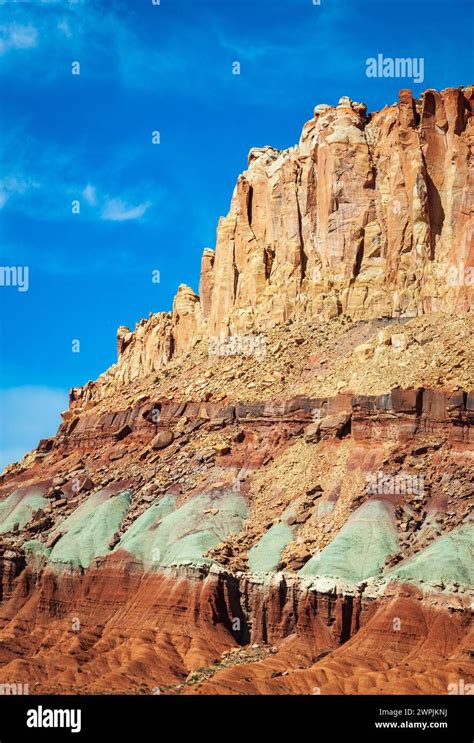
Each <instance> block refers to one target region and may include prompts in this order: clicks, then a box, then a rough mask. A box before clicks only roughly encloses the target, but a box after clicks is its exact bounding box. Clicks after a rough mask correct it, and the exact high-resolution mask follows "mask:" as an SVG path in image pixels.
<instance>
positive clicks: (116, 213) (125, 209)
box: [102, 199, 151, 222]
mask: <svg viewBox="0 0 474 743" xmlns="http://www.w3.org/2000/svg"><path fill="white" fill-rule="evenodd" d="M150 206H151V202H150V201H144V202H143V203H142V204H138V206H131V205H130V204H127V203H126V202H125V201H122V199H109V200H108V201H106V202H105V205H104V208H103V210H102V219H106V220H109V221H111V222H125V221H128V220H130V219H140V218H141V217H143V215H144V214H145V212H146V211H147V209H149V208H150Z"/></svg>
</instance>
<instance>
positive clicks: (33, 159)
mask: <svg viewBox="0 0 474 743" xmlns="http://www.w3.org/2000/svg"><path fill="white" fill-rule="evenodd" d="M128 160H129V153H128V150H127V149H126V148H124V149H123V151H122V153H120V152H118V151H116V152H115V153H114V165H110V164H108V163H107V161H106V160H104V161H102V162H101V163H100V165H98V166H91V164H90V162H89V161H88V160H87V158H85V157H84V153H83V151H82V149H81V148H79V149H76V148H74V146H68V147H61V146H59V145H58V144H57V143H52V142H46V141H44V139H43V140H42V141H41V143H40V142H39V141H36V139H34V138H33V137H32V136H31V135H27V134H26V132H25V131H24V129H23V128H22V127H18V128H17V129H16V131H11V132H10V133H9V135H8V138H6V139H4V140H3V141H1V142H0V164H1V170H0V210H1V209H5V210H7V209H8V210H11V211H12V212H17V213H20V214H24V215H26V216H28V217H33V218H35V219H40V220H46V221H62V220H65V219H69V217H70V216H71V212H72V208H73V202H76V201H79V203H80V215H81V219H82V220H87V221H98V220H106V221H114V222H125V221H132V220H142V219H144V218H145V217H147V213H148V212H149V210H150V209H151V207H152V206H153V204H154V203H156V200H157V199H159V200H161V199H162V194H163V187H162V186H161V185H160V184H158V183H154V182H150V181H149V180H145V179H141V180H138V181H137V182H135V183H133V184H132V185H131V186H126V187H123V182H124V178H123V172H125V173H126V172H127V165H126V164H127V163H128ZM117 163H121V164H123V172H122V165H121V166H120V167H118V166H117ZM2 171H3V172H2ZM91 179H93V180H91ZM72 213H75V212H72Z"/></svg>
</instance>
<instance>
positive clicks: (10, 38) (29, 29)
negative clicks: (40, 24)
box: [0, 23, 38, 54]
mask: <svg viewBox="0 0 474 743" xmlns="http://www.w3.org/2000/svg"><path fill="white" fill-rule="evenodd" d="M37 45H38V30H37V29H36V28H35V26H31V25H28V26H24V25H22V24H20V23H6V24H3V25H2V26H0V54H6V52H8V51H10V50H11V49H31V48H33V47H35V46H37Z"/></svg>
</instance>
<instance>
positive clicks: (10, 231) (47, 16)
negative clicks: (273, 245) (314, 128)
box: [0, 0, 474, 466]
mask: <svg viewBox="0 0 474 743" xmlns="http://www.w3.org/2000/svg"><path fill="white" fill-rule="evenodd" d="M473 7H474V5H473V3H472V0H450V2H449V3H448V2H446V1H445V0H443V1H442V2H441V0H409V1H408V0H397V2H385V0H377V1H374V0H372V1H369V0H321V2H320V5H314V4H313V0H286V1H285V2H284V1H280V2H278V0H241V1H240V2H236V1H234V0H219V1H218V0H188V1H186V0H161V3H160V4H159V5H153V4H152V0H133V1H132V0H129V1H128V2H127V1H125V0H124V1H122V2H116V3H115V2H113V1H112V0H107V1H104V2H81V1H80V0H78V1H76V2H73V1H72V0H71V1H70V2H55V1H54V0H48V1H46V0H43V1H41V0H36V2H10V1H7V2H2V0H0V91H1V92H0V110H1V114H0V246H1V261H0V263H1V265H2V266H28V267H29V288H28V291H26V292H19V291H17V289H16V288H15V287H6V286H0V299H1V315H0V318H1V319H0V343H1V359H0V414H1V416H2V425H1V429H0V466H2V465H4V464H5V463H7V462H8V461H10V460H12V459H16V458H17V457H19V456H21V455H22V453H24V451H26V450H27V449H29V448H31V447H33V446H35V445H36V443H37V441H38V439H39V438H40V437H41V436H46V435H50V434H52V433H53V432H54V431H55V430H56V428H57V425H58V420H59V419H58V413H59V410H60V409H62V408H64V407H65V406H66V401H67V390H68V389H69V388H70V387H71V386H77V385H80V384H83V383H85V382H86V381H87V380H89V379H94V378H96V377H97V376H98V374H99V373H100V372H102V371H103V370H104V369H106V368H107V367H108V366H109V365H110V364H111V363H113V362H114V361H115V358H116V344H115V331H116V328H117V327H118V326H119V325H122V324H124V325H129V326H131V327H133V326H134V324H135V323H136V322H137V321H138V320H139V319H140V318H142V317H145V316H147V315H148V313H149V312H150V311H153V312H157V311H161V310H169V309H170V307H171V303H172V298H173V295H174V293H175V292H176V289H177V287H178V285H179V284H180V283H187V284H189V285H191V286H192V287H193V288H194V289H195V290H197V288H198V282H199V265H200V257H201V253H202V250H203V248H204V247H206V246H210V247H214V244H215V228H216V224H217V220H218V218H219V216H220V215H222V214H225V213H226V212H227V209H228V206H229V202H230V198H231V194H232V190H233V187H234V184H235V180H236V178H237V176H238V174H239V173H240V172H241V171H242V170H243V169H245V167H246V157H247V153H248V151H249V149H250V148H251V147H253V146H262V145H265V144H271V145H273V146H276V147H279V148H284V147H288V146H291V145H292V144H294V143H295V142H297V140H298V138H299V135H300V131H301V127H302V125H303V123H304V122H305V121H307V120H308V119H309V118H311V115H312V110H313V107H314V106H315V105H316V104H318V103H336V102H337V101H338V99H339V98H340V97H341V96H342V95H349V96H350V97H351V98H353V99H355V100H362V101H365V102H366V103H367V104H368V107H369V110H376V109H378V108H380V107H382V106H383V105H385V104H390V103H392V102H394V101H395V100H396V98H397V92H398V89H399V88H402V87H411V88H412V89H413V90H414V92H415V93H419V92H421V91H422V90H424V89H425V88H428V87H434V88H438V89H440V88H443V87H447V86H451V85H452V86H456V85H463V84H468V83H469V82H472V81H473V77H474V75H473V74H472V73H473V67H474V65H473V51H472V43H471V37H472V28H473V20H474V17H473ZM379 53H382V54H383V55H384V56H385V57H387V56H389V57H417V58H419V57H423V58H424V74H425V77H424V81H423V83H420V84H416V83H413V82H412V81H410V80H400V79H390V78H368V77H367V76H366V59H367V58H369V57H375V56H377V54H379ZM77 61H78V62H79V63H80V74H79V75H73V74H72V63H73V62H77ZM236 61H238V62H239V63H240V75H234V74H232V69H233V63H234V62H236ZM153 131H159V132H160V144H158V145H154V144H152V132H153ZM73 200H79V201H80V214H73V213H72V207H71V204H72V201H73ZM154 270H159V271H160V275H161V282H160V283H159V284H157V283H153V282H152V271H154ZM74 339H78V340H79V341H80V353H73V352H72V342H73V340H74Z"/></svg>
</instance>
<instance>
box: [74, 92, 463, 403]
mask: <svg viewBox="0 0 474 743" xmlns="http://www.w3.org/2000/svg"><path fill="white" fill-rule="evenodd" d="M473 110H474V88H473V87H467V88H449V89H447V90H444V91H442V92H437V91H435V90H428V91H426V92H425V93H424V94H423V96H422V97H421V99H419V100H415V99H414V98H413V96H412V94H411V91H409V90H402V91H400V95H399V102H398V103H397V104H394V105H392V106H387V107H385V108H383V109H382V110H381V111H379V112H377V113H373V114H368V113H367V111H366V107H365V105H364V104H362V103H356V102H354V101H351V100H350V99H349V98H347V97H343V98H341V99H340V101H339V103H338V105H337V106H335V107H334V106H328V105H325V104H322V105H318V106H316V108H315V109H314V116H313V118H312V119H311V120H310V121H308V122H307V123H306V124H305V125H304V127H303V131H302V134H301V138H300V141H299V144H298V145H296V146H294V147H290V148H289V149H287V150H282V151H279V150H276V149H274V148H272V147H262V148H257V149H252V150H251V151H250V153H249V158H248V168H247V170H246V171H244V173H242V175H241V176H240V177H239V178H238V181H237V184H236V187H235V190H234V193H233V196H232V201H231V205H230V210H229V213H228V215H227V216H226V217H222V218H221V219H220V220H219V224H218V227H217V240H216V249H215V251H214V250H211V249H210V248H206V249H205V250H204V253H203V257H202V263H201V279H200V287H199V291H200V296H198V295H196V294H195V293H194V292H193V291H192V289H190V288H189V287H186V286H184V285H181V286H180V287H179V290H178V293H177V295H176V297H175V300H174V303H173V309H172V312H171V313H159V314H155V315H151V316H150V317H149V319H147V320H142V321H140V322H139V323H138V325H137V326H136V329H135V331H133V332H132V331H130V330H129V329H128V328H125V327H121V328H119V331H118V361H117V364H116V365H114V366H113V367H111V369H109V370H108V371H107V372H106V374H105V375H103V376H102V377H100V378H99V380H98V382H97V383H90V384H89V385H86V387H85V388H83V389H82V390H77V391H75V390H73V392H72V399H73V401H75V400H80V402H81V403H84V402H87V400H89V399H90V398H93V397H98V396H99V397H100V396H101V395H103V394H104V393H105V389H108V390H113V389H114V388H116V387H117V386H119V385H122V384H124V383H125V384H128V383H130V382H132V381H133V380H135V379H137V378H138V377H141V376H145V375H147V374H150V373H152V372H154V371H157V370H158V369H159V368H160V367H162V366H164V365H166V364H167V363H168V362H169V361H170V360H171V359H172V358H174V357H177V356H180V355H182V354H183V353H185V352H186V351H188V350H189V349H190V348H191V347H192V346H193V345H194V344H195V343H196V342H197V341H198V340H199V339H202V338H204V339H206V338H208V337H209V336H221V335H224V336H228V335H235V334H243V333H247V332H252V331H256V332H258V331H266V330H268V329H269V328H272V327H274V326H275V325H278V324H279V323H282V322H285V321H286V320H288V319H290V318H291V319H298V318H312V317H318V318H324V319H326V320H330V319H332V318H334V317H337V316H338V315H342V314H344V315H346V316H348V317H350V318H353V319H356V320H361V319H371V318H380V317H389V318H410V317H416V316H419V315H422V314H425V313H430V312H438V311H441V312H445V313H447V314H450V315H452V314H464V313H466V312H468V311H469V310H470V309H471V308H472V305H473V301H474V206H473V205H474V167H473V161H474V158H473V152H474V124H473V121H474V119H473V116H472V114H473ZM104 383H105V384H104Z"/></svg>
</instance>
